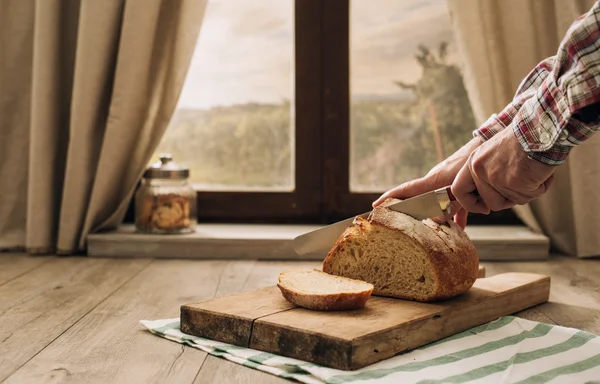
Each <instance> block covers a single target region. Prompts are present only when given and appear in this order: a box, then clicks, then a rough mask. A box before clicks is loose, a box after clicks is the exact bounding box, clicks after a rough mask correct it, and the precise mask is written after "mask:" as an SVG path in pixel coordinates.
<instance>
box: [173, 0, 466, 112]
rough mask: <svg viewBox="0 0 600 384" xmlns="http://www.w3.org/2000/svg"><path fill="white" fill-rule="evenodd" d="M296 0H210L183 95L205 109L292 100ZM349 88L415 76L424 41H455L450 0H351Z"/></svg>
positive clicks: (385, 85)
mask: <svg viewBox="0 0 600 384" xmlns="http://www.w3.org/2000/svg"><path fill="white" fill-rule="evenodd" d="M293 9H294V1H293V0H253V1H246V0H210V1H209V3H208V6H207V9H206V14H205V17H204V23H203V25H202V29H201V32H200V36H199V38H198V41H197V45H196V49H195V52H194V56H193V59H192V63H191V65H190V69H189V71H188V75H187V78H186V82H185V84H184V88H183V91H182V95H181V97H180V100H179V105H178V106H179V108H195V109H198V108H199V109H204V108H210V107H212V106H217V105H225V106H226V105H232V104H238V103H247V102H264V103H273V102H274V103H278V102H280V101H281V100H282V99H284V98H286V99H293V97H292V94H293V89H294V84H293V36H294V31H293ZM350 17H351V24H350V25H351V29H350V30H351V37H350V39H351V43H350V44H351V53H350V54H351V58H350V67H351V93H352V95H353V96H390V95H394V94H397V93H398V88H397V87H396V86H395V85H394V84H393V81H394V80H402V81H405V82H412V81H414V80H415V79H417V78H418V76H419V73H420V70H419V67H418V65H417V64H416V61H415V60H414V54H415V53H416V49H417V46H418V44H419V43H422V42H424V43H427V44H430V45H431V46H432V47H437V45H438V44H439V42H440V41H442V40H450V47H449V48H450V49H449V50H450V60H452V61H455V53H454V52H455V47H454V44H452V41H451V39H452V30H451V27H450V16H449V14H448V9H447V5H446V1H445V0H352V1H351V16H350Z"/></svg>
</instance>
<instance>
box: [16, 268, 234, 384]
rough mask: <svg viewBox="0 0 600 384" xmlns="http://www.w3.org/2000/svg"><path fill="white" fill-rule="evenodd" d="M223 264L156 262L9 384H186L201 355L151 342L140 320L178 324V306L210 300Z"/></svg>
mask: <svg viewBox="0 0 600 384" xmlns="http://www.w3.org/2000/svg"><path fill="white" fill-rule="evenodd" d="M225 267H226V263H225V262H223V261H181V260H179V261H176V260H171V261H166V260H155V261H153V262H152V264H151V265H150V266H149V267H148V268H146V269H145V270H144V271H143V272H141V273H140V274H139V275H137V276H136V277H135V278H134V279H132V280H131V281H129V282H128V283H127V284H126V285H125V286H123V287H122V288H121V289H120V290H119V291H117V292H115V293H114V294H113V295H112V296H111V297H110V298H108V299H107V300H106V301H104V302H103V303H102V304H101V305H99V306H98V307H96V308H95V309H94V310H93V311H91V312H90V313H89V314H88V315H87V316H85V317H84V318H83V319H81V320H80V321H79V322H78V323H77V324H75V325H74V326H73V327H72V328H70V329H69V330H68V331H67V332H65V333H64V334H63V335H62V336H61V337H60V338H59V339H58V340H56V341H55V342H54V343H52V344H51V345H49V346H48V347H47V348H46V349H44V350H43V351H42V352H41V353H39V354H38V355H37V356H36V357H35V358H33V359H32V360H31V361H29V362H28V363H27V364H26V365H24V366H23V367H22V368H21V369H19V370H18V371H17V372H16V373H15V374H14V375H12V376H11V377H10V378H9V379H8V381H7V383H23V382H36V383H39V382H41V383H44V382H53V381H54V380H56V375H58V374H59V373H60V374H61V375H63V377H62V378H61V382H73V383H80V382H88V381H90V380H91V381H94V382H110V383H120V382H124V383H125V382H130V383H146V382H160V383H166V382H177V383H191V382H192V381H193V380H194V377H196V375H197V373H198V371H199V369H200V367H201V366H202V364H203V362H204V359H205V357H206V353H205V352H202V351H200V350H198V349H194V348H188V347H183V346H182V345H180V344H177V343H175V342H171V341H168V340H165V339H162V338H160V337H158V336H154V335H151V334H150V333H149V332H148V331H146V330H144V329H143V328H142V326H141V325H140V324H139V321H140V320H142V319H158V318H171V317H173V318H176V317H178V316H179V307H180V306H181V304H183V303H187V302H190V301H198V300H202V299H205V298H210V297H212V296H213V295H214V293H215V291H216V288H217V286H218V281H219V278H221V274H222V272H223V271H224V270H225Z"/></svg>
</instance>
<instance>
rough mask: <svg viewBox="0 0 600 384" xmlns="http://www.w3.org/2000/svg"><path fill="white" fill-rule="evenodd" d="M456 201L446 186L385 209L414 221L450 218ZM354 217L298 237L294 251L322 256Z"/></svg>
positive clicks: (294, 242)
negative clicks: (409, 217) (404, 215)
mask: <svg viewBox="0 0 600 384" xmlns="http://www.w3.org/2000/svg"><path fill="white" fill-rule="evenodd" d="M455 200H456V199H455V198H454V196H453V195H452V192H450V187H449V186H448V187H444V188H440V189H436V190H434V191H431V192H427V193H424V194H422V195H418V196H415V197H411V198H409V199H406V200H402V201H400V202H398V203H395V204H392V205H389V206H387V208H389V209H392V210H394V211H397V212H402V213H405V214H407V215H409V216H412V217H414V218H415V219H417V220H425V219H430V218H435V217H446V218H450V217H452V215H453V214H454V212H452V208H453V204H452V202H453V201H455ZM370 213H371V212H365V213H362V214H360V215H358V216H359V217H363V218H367V217H368V216H369V215H370ZM355 218H356V216H354V217H351V218H348V219H345V220H342V221H338V222H337V223H334V224H330V225H327V226H325V227H323V228H319V229H317V230H314V231H310V232H307V233H304V234H302V235H299V236H297V237H296V238H295V239H294V241H293V246H294V250H295V251H296V253H297V254H298V255H300V256H307V255H314V256H318V257H325V256H326V255H327V253H328V252H329V250H330V249H331V247H333V244H334V243H335V241H336V240H337V239H338V238H339V237H340V235H341V234H342V233H343V232H344V230H345V229H346V228H347V227H349V226H350V225H351V224H352V222H353V221H354V220H355Z"/></svg>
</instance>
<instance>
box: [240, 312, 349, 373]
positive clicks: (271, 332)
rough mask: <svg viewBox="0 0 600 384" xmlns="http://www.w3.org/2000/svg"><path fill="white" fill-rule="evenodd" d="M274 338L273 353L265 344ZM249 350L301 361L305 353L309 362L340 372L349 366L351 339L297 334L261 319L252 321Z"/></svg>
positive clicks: (290, 329) (295, 331)
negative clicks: (275, 344) (308, 357)
mask: <svg viewBox="0 0 600 384" xmlns="http://www.w3.org/2000/svg"><path fill="white" fill-rule="evenodd" d="M300 309H303V310H304V308H300ZM275 338H276V339H277V348H278V350H276V351H275V350H274V349H273V348H271V347H270V346H269V345H268V342H271V341H273V340H275ZM250 348H252V349H256V350H259V351H264V352H270V353H273V354H277V355H280V356H287V357H291V358H297V359H300V360H302V359H301V358H300V356H304V355H306V354H308V355H310V356H311V357H312V360H311V361H310V362H311V363H314V364H319V365H322V366H325V367H331V368H336V369H341V370H349V369H350V368H351V366H352V348H353V345H352V340H344V339H340V338H336V337H333V336H327V335H323V334H315V333H300V332H298V331H297V330H296V329H294V328H290V327H285V326H281V325H277V326H276V325H274V324H271V323H269V322H262V321H261V319H257V320H256V321H255V322H254V326H253V328H252V335H251V336H250ZM303 361H304V360H303ZM332 362H333V363H332Z"/></svg>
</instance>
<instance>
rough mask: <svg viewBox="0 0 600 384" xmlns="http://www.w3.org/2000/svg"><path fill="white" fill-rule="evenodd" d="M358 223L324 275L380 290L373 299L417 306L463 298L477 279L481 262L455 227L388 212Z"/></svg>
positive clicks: (340, 242) (384, 210) (375, 213)
mask: <svg viewBox="0 0 600 384" xmlns="http://www.w3.org/2000/svg"><path fill="white" fill-rule="evenodd" d="M398 201H399V200H397V199H388V200H386V201H385V202H384V203H383V204H382V205H380V206H379V207H377V208H375V209H374V210H373V211H372V213H371V215H370V216H369V218H368V219H364V218H361V217H357V218H356V219H355V220H354V223H353V225H351V226H350V227H348V228H347V229H346V230H345V232H344V233H343V234H342V235H341V236H340V238H339V239H338V240H337V242H336V243H335V245H334V246H333V248H332V249H331V251H330V252H329V254H328V255H327V257H326V258H325V260H324V262H323V271H324V272H327V273H330V274H333V275H338V276H345V277H349V278H352V279H358V280H363V281H366V282H369V283H371V284H373V285H374V287H375V288H374V290H373V295H377V296H388V297H395V298H400V299H407V300H416V301H434V300H442V299H448V298H451V297H454V296H458V295H460V294H462V293H464V292H466V291H467V290H469V289H470V288H471V286H472V285H473V283H474V282H475V280H476V279H477V275H478V269H479V257H478V255H477V252H476V251H475V247H474V245H473V243H472V242H471V240H470V239H469V237H468V236H467V234H466V233H465V232H464V231H463V230H462V229H461V228H460V227H459V226H458V225H456V224H455V223H454V222H452V221H451V222H449V223H447V224H438V223H436V222H434V221H433V220H429V219H428V220H423V221H420V220H416V219H414V218H413V217H411V216H408V215H405V214H403V213H399V212H396V211H393V210H391V209H389V208H387V206H388V205H390V204H393V203H396V202H398Z"/></svg>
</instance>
